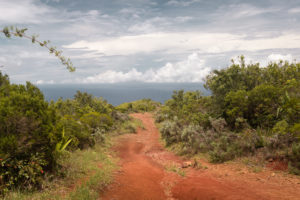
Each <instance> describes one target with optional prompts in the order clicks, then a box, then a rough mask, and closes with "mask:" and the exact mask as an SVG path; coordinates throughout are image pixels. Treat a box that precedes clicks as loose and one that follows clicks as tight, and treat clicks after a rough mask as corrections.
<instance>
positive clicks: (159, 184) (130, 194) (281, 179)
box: [101, 113, 300, 200]
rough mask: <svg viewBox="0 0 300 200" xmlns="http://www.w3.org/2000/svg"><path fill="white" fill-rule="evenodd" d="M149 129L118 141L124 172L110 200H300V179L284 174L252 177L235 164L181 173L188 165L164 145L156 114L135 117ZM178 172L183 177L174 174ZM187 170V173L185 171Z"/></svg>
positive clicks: (106, 198)
mask: <svg viewBox="0 0 300 200" xmlns="http://www.w3.org/2000/svg"><path fill="white" fill-rule="evenodd" d="M133 117H135V118H138V119H140V120H142V122H143V124H144V127H145V129H139V130H138V133H137V134H127V135H123V136H121V137H120V138H118V144H117V145H116V146H115V148H114V149H115V151H117V153H118V155H119V156H120V158H121V160H120V165H121V170H120V171H119V172H118V173H116V175H115V182H114V183H113V184H112V185H110V186H109V187H108V189H107V191H106V192H105V193H104V194H103V195H102V197H101V199H104V200H160V199H162V200H175V199H179V200H206V199H241V200H242V199H243V200H244V199H255V200H258V199H266V200H267V199H278V200H279V199H280V200H284V199H295V200H296V199H300V179H299V178H297V177H294V176H290V175H287V174H284V173H279V172H278V173H277V172H276V173H274V172H272V171H268V170H264V171H263V172H260V173H252V172H249V171H247V169H246V168H245V167H242V166H239V165H234V164H222V165H212V164H209V163H204V164H205V166H207V167H208V169H200V170H195V169H193V168H187V169H181V168H180V167H181V166H182V163H183V160H181V159H180V158H179V157H177V156H175V155H174V154H172V153H170V152H168V151H166V150H165V149H164V148H163V147H162V146H161V144H160V143H159V132H158V130H157V128H156V127H155V124H154V120H153V118H152V116H151V114H147V113H146V114H134V115H133ZM176 170H178V171H179V172H181V175H184V176H180V175H179V174H180V173H179V172H178V173H176V172H172V171H176ZM183 170H185V171H183Z"/></svg>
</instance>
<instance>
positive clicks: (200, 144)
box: [156, 56, 300, 173]
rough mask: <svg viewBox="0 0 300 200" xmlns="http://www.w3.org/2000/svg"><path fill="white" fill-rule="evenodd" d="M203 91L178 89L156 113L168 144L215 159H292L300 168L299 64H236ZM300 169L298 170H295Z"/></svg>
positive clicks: (209, 78) (291, 165)
mask: <svg viewBox="0 0 300 200" xmlns="http://www.w3.org/2000/svg"><path fill="white" fill-rule="evenodd" d="M205 87H206V88H207V89H209V90H211V92H212V96H209V97H205V96H202V95H201V93H200V92H199V91H195V92H184V91H183V90H180V91H174V93H173V96H172V99H169V100H167V101H166V102H165V105H164V106H162V107H161V108H160V109H159V112H157V114H156V122H158V123H161V130H160V131H161V134H162V137H163V138H164V139H165V140H166V144H167V145H171V144H173V143H180V144H182V145H181V146H182V152H185V153H189V154H191V153H192V154H193V153H198V152H207V153H208V154H209V155H210V158H211V161H212V162H223V161H226V160H230V159H233V158H235V157H237V156H243V155H248V154H253V153H255V152H257V150H258V149H261V150H260V151H262V152H264V155H265V157H266V158H269V157H273V158H274V159H279V158H280V159H285V160H288V161H289V168H290V169H291V172H293V173H298V172H299V170H300V166H299V162H300V156H299V149H300V148H299V144H300V125H299V124H300V121H299V120H300V106H299V105H300V91H299V88H300V63H287V62H280V63H270V64H269V65H268V66H267V67H260V65H259V64H258V63H257V64H248V65H246V64H245V62H244V57H243V56H241V57H240V63H238V64H237V63H233V64H232V65H231V66H230V67H228V68H226V69H222V70H214V71H213V72H211V74H210V75H209V76H207V79H206V83H205ZM297 170H298V171H297Z"/></svg>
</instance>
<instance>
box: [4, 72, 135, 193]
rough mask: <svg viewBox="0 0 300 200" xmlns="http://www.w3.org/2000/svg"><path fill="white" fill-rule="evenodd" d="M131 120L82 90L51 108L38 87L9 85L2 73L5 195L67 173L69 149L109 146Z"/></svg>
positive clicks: (51, 105) (39, 185)
mask: <svg viewBox="0 0 300 200" xmlns="http://www.w3.org/2000/svg"><path fill="white" fill-rule="evenodd" d="M128 120H129V117H128V116H127V115H126V114H122V113H120V112H118V111H117V110H116V109H115V108H114V107H113V106H112V105H110V104H108V103H107V102H106V101H105V100H103V99H102V98H96V97H93V96H92V95H90V94H87V93H82V92H79V91H78V92H77V93H76V94H75V96H74V99H67V100H63V99H59V100H58V101H57V102H53V101H52V102H51V103H50V104H49V103H48V102H46V101H45V100H44V96H43V94H42V93H41V91H40V90H39V89H38V88H37V87H36V86H34V85H32V84H31V83H29V82H27V83H26V85H15V84H10V82H9V79H8V76H6V75H2V73H1V72H0V195H1V194H4V193H5V192H6V191H7V190H9V189H11V188H19V189H27V190H28V189H36V188H39V187H41V184H42V180H43V179H44V177H45V173H47V174H52V175H54V176H57V175H58V174H60V175H61V174H63V172H62V171H60V170H59V169H60V164H59V163H57V160H58V159H59V157H60V156H61V155H62V153H63V152H64V151H65V150H69V151H72V150H76V149H78V148H81V149H83V148H87V147H92V146H94V145H95V144H96V143H99V142H104V140H105V135H106V134H107V133H108V131H111V130H114V129H116V128H117V127H119V126H121V124H126V122H127V121H128ZM128 129H130V130H132V127H129V128H128Z"/></svg>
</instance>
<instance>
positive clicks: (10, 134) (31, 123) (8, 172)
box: [0, 74, 58, 193]
mask: <svg viewBox="0 0 300 200" xmlns="http://www.w3.org/2000/svg"><path fill="white" fill-rule="evenodd" d="M0 80H1V82H2V85H1V86H0V99H1V101H0V159H1V164H2V167H1V168H0V176H1V177H2V178H1V179H2V181H0V188H1V190H0V193H3V192H5V191H6V190H7V189H9V188H11V187H15V186H18V187H21V188H32V187H36V186H38V185H39V182H40V178H41V176H42V174H41V172H39V171H43V170H45V171H51V170H53V166H55V164H56V160H55V156H54V154H53V151H54V150H55V145H56V143H57V138H58V135H57V134H56V133H57V131H56V127H55V126H56V123H57V117H56V114H55V110H54V109H52V108H50V107H49V105H48V103H47V102H46V101H45V100H44V96H43V94H42V93H41V92H40V90H39V89H38V88H37V87H35V86H34V85H32V84H31V83H29V82H27V83H26V85H14V84H10V83H9V80H8V77H7V76H3V75H2V74H0ZM3 80H4V81H3ZM3 83H4V84H3ZM32 163H34V164H32ZM1 182H2V183H1Z"/></svg>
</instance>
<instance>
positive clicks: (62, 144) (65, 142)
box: [55, 129, 72, 153]
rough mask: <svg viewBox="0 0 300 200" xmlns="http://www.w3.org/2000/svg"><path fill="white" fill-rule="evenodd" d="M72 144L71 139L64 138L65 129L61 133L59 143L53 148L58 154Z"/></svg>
mask: <svg viewBox="0 0 300 200" xmlns="http://www.w3.org/2000/svg"><path fill="white" fill-rule="evenodd" d="M71 142H72V139H68V138H67V137H66V136H65V129H63V131H62V136H61V141H59V142H58V143H57V144H56V146H55V151H56V152H58V153H62V152H63V151H65V150H66V148H67V147H68V145H69V144H70V143H71Z"/></svg>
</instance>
